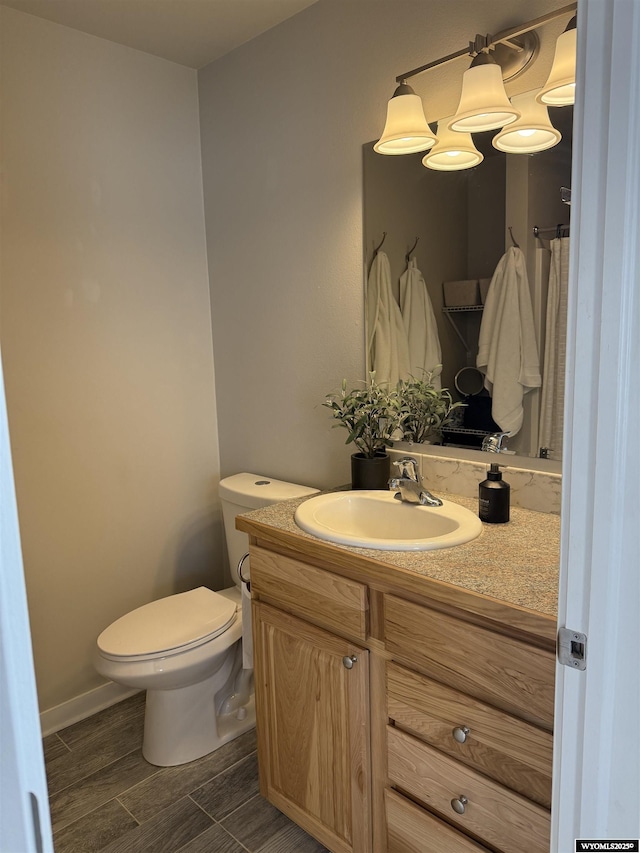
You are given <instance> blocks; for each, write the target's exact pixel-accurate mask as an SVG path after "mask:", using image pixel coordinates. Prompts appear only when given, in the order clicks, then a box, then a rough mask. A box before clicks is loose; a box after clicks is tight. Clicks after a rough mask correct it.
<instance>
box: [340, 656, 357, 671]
mask: <svg viewBox="0 0 640 853" xmlns="http://www.w3.org/2000/svg"><path fill="white" fill-rule="evenodd" d="M354 663H358V658H357V657H356V655H345V656H344V657H343V658H342V665H343V666H344V668H345V669H353V665H354Z"/></svg>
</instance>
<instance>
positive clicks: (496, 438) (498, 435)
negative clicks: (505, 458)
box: [482, 432, 511, 453]
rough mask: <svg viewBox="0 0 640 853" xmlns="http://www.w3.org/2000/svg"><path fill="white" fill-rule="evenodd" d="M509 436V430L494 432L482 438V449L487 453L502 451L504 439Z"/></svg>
mask: <svg viewBox="0 0 640 853" xmlns="http://www.w3.org/2000/svg"><path fill="white" fill-rule="evenodd" d="M510 436H511V433H510V432H494V433H492V434H491V435H487V436H485V438H483V439H482V449H483V450H485V451H487V452H488V453H502V452H503V450H505V449H506V448H505V446H504V440H505V439H506V438H509V437H510Z"/></svg>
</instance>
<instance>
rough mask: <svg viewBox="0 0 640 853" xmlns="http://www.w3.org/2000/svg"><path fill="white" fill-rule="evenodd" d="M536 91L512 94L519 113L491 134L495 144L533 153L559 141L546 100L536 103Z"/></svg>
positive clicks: (508, 150) (502, 148) (515, 151)
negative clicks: (518, 115)
mask: <svg viewBox="0 0 640 853" xmlns="http://www.w3.org/2000/svg"><path fill="white" fill-rule="evenodd" d="M536 95H537V91H536V90H533V91H531V92H523V93H522V94H521V95H514V96H513V98H511V103H512V104H513V106H514V107H516V108H517V109H518V110H520V112H521V116H520V118H519V119H518V120H517V121H515V122H514V123H513V124H509V125H507V126H506V127H503V128H502V130H501V131H500V133H497V134H496V135H495V136H494V137H493V139H492V140H491V142H492V145H493V147H494V148H497V149H498V150H499V151H504V152H505V154H535V152H536V151H545V150H546V149H547V148H553V146H554V145H557V144H558V142H560V140H561V139H562V134H561V133H560V131H559V130H556V128H555V127H554V126H553V125H552V124H551V122H550V121H549V111H548V109H547V106H546V104H541V103H539V102H538V101H537V100H536Z"/></svg>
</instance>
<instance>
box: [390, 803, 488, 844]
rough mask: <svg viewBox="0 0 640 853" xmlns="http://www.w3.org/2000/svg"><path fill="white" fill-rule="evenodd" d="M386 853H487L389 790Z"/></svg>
mask: <svg viewBox="0 0 640 853" xmlns="http://www.w3.org/2000/svg"><path fill="white" fill-rule="evenodd" d="M384 795H385V810H386V815H387V853H488V851H487V849H486V847H481V846H480V845H479V844H476V843H475V841H472V840H471V839H470V838H467V836H466V835H462V834H461V833H460V832H458V831H457V830H455V829H453V828H452V827H450V826H449V825H448V824H446V823H443V821H441V820H438V818H437V817H434V816H433V815H432V814H430V813H429V812H426V811H424V809H421V808H419V807H418V806H416V805H415V804H414V803H412V802H411V801H410V800H407V799H405V798H404V797H401V796H400V794H397V793H396V792H395V791H389V790H386V791H385V792H384Z"/></svg>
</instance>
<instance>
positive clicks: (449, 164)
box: [422, 116, 484, 172]
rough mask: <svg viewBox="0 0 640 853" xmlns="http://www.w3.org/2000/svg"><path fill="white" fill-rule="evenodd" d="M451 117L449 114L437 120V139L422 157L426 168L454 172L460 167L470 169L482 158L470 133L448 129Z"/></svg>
mask: <svg viewBox="0 0 640 853" xmlns="http://www.w3.org/2000/svg"><path fill="white" fill-rule="evenodd" d="M451 119H452V116H449V117H448V118H443V119H440V121H439V122H438V141H437V142H436V144H435V145H434V146H433V148H432V149H431V151H429V152H428V153H427V155H426V157H423V158H422V163H423V165H425V166H426V167H427V168H428V169H436V170H437V171H439V172H456V171H458V170H460V169H471V168H472V166H477V165H478V163H482V161H483V160H484V156H483V155H482V154H481V153H480V152H479V151H478V149H477V148H476V147H475V145H474V144H473V140H472V139H471V134H470V133H458V132H456V131H455V130H449V127H448V124H449V122H450V121H451Z"/></svg>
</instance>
